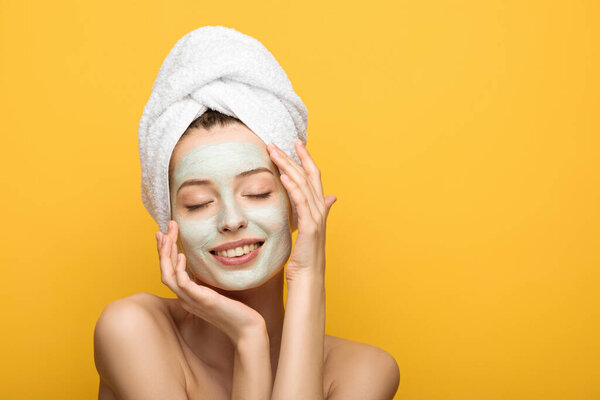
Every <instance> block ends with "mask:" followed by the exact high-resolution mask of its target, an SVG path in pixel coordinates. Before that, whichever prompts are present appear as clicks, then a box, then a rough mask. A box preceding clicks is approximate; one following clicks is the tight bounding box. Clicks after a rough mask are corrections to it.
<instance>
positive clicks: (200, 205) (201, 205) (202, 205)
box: [186, 201, 212, 211]
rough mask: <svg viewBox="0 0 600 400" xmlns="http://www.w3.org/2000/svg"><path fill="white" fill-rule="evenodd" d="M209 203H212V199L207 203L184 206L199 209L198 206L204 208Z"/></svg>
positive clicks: (191, 209)
mask: <svg viewBox="0 0 600 400" xmlns="http://www.w3.org/2000/svg"><path fill="white" fill-rule="evenodd" d="M210 203H212V201H209V202H208V203H204V204H198V205H195V206H186V208H187V209H188V210H189V211H194V210H197V209H199V208H204V207H206V206H207V205H209V204H210Z"/></svg>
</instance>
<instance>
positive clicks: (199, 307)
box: [156, 220, 266, 345]
mask: <svg viewBox="0 0 600 400" xmlns="http://www.w3.org/2000/svg"><path fill="white" fill-rule="evenodd" d="M178 231H179V228H178V226H177V222H175V221H172V220H171V221H169V226H168V230H167V234H166V235H164V234H163V233H162V232H157V233H156V241H157V248H158V254H159V258H160V270H161V280H162V282H163V283H164V284H165V285H167V287H168V288H169V289H171V291H172V292H173V293H175V294H176V295H177V297H178V298H179V303H180V304H181V307H182V308H183V309H184V310H186V311H188V312H190V313H192V314H194V315H196V316H198V317H200V318H202V319H204V320H205V321H207V322H209V323H211V324H212V325H214V326H215V327H217V328H218V329H220V330H221V331H222V332H223V333H225V334H226V335H227V336H229V338H230V339H231V341H232V342H233V343H234V344H235V345H237V344H239V342H240V340H241V339H242V338H245V337H246V336H247V335H253V334H257V333H258V332H260V333H266V325H265V320H264V319H263V317H262V315H260V314H259V313H258V312H257V311H256V310H254V309H253V308H251V307H248V306H247V305H245V304H244V303H242V302H240V301H237V300H233V299H230V298H229V297H226V296H223V295H222V294H220V293H218V292H216V291H214V290H213V289H211V288H209V287H206V286H201V285H198V284H197V283H196V282H194V281H192V280H191V279H190V277H189V275H188V274H187V272H186V271H185V266H186V261H185V255H184V254H183V253H179V252H178V249H177V233H178Z"/></svg>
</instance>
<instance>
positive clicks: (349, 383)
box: [327, 343, 400, 400]
mask: <svg viewBox="0 0 600 400" xmlns="http://www.w3.org/2000/svg"><path fill="white" fill-rule="evenodd" d="M336 350H338V351H337V354H336V356H335V358H334V360H333V365H331V368H333V369H334V370H335V372H334V374H335V378H334V380H333V382H332V385H331V390H330V392H329V396H328V397H327V399H328V400H341V399H344V400H353V399H356V400H359V399H362V400H364V399H368V400H391V399H393V398H394V395H395V394H396V391H397V390H398V386H399V384H400V370H399V368H398V364H397V363H396V360H395V359H394V357H392V355H391V354H389V353H388V352H387V351H385V350H383V349H380V348H378V347H375V346H370V345H368V344H364V343H352V344H346V345H344V346H343V348H342V349H339V348H338V349H336Z"/></svg>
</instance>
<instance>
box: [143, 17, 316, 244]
mask: <svg viewBox="0 0 600 400" xmlns="http://www.w3.org/2000/svg"><path fill="white" fill-rule="evenodd" d="M209 108H210V109H213V110H216V111H219V112H220V113H223V114H226V115H229V116H232V117H236V118H238V119H240V120H241V121H242V122H243V123H244V124H246V126H247V127H248V128H249V129H250V130H252V131H253V132H254V133H255V134H256V135H257V136H258V137H259V138H261V139H262V140H263V141H264V142H265V143H266V144H268V143H269V142H274V143H275V144H276V145H277V146H279V147H280V148H281V149H282V150H283V151H284V152H285V153H286V154H288V155H289V156H290V157H291V158H292V159H293V160H295V161H296V162H297V163H298V164H300V159H299V158H298V155H297V154H296V150H295V148H294V141H295V140H297V139H300V140H302V142H303V143H304V144H306V126H307V123H308V111H307V109H306V106H305V105H304V103H303V102H302V100H301V99H300V97H299V96H298V95H297V94H296V93H295V92H294V89H293V87H292V84H291V82H290V80H289V79H288V77H287V75H286V73H285V72H284V71H283V69H282V68H281V66H280V65H279V63H278V62H277V61H276V60H275V58H274V57H273V55H272V54H271V53H270V52H269V50H267V48H266V47H265V46H264V45H262V43H260V42H259V41H258V40H256V39H254V38H252V37H250V36H248V35H245V34H243V33H240V32H238V31H236V30H235V29H233V28H227V27H223V26H203V27H201V28H198V29H195V30H193V31H191V32H189V33H187V34H186V35H185V36H183V37H182V38H181V39H179V40H178V41H177V43H175V46H174V47H173V48H172V49H171V51H170V52H169V54H168V55H167V57H166V58H165V60H164V61H163V63H162V66H161V67H160V70H159V72H158V76H157V77H156V80H155V82H154V85H153V86H152V93H151V94H150V98H149V100H148V102H147V103H146V106H145V107H144V111H143V113H142V117H141V120H140V124H139V131H138V142H139V152H140V160H141V167H142V180H141V186H142V187H141V193H142V202H143V203H144V206H145V207H146V209H147V210H148V212H149V213H150V215H151V216H152V218H154V220H155V221H156V222H157V223H158V225H159V228H160V230H161V231H162V232H165V233H166V232H167V224H168V222H169V220H170V219H171V202H170V193H169V177H168V169H169V160H170V158H171V153H172V152H173V149H174V147H175V145H176V144H177V141H178V140H179V138H180V137H181V135H182V134H183V132H184V131H185V130H186V129H187V127H188V126H189V125H190V124H191V123H192V121H194V120H195V119H196V118H197V117H199V116H200V115H202V114H203V113H204V112H205V111H206V110H207V109H209ZM279 172H280V173H281V172H282V171H281V170H280V171H279ZM290 203H291V205H292V214H293V216H292V219H293V222H292V230H295V229H297V212H296V207H295V205H294V202H293V201H292V200H291V198H290Z"/></svg>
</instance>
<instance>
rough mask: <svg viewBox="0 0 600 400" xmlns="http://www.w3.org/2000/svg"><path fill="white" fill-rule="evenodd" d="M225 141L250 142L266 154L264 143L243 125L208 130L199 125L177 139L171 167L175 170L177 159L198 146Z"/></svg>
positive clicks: (230, 125) (234, 124) (217, 126)
mask: <svg viewBox="0 0 600 400" xmlns="http://www.w3.org/2000/svg"><path fill="white" fill-rule="evenodd" d="M226 142H229V143H231V142H242V143H252V144H255V145H256V146H258V147H259V149H261V150H262V151H263V153H264V154H265V155H267V156H268V151H267V148H266V144H265V143H264V142H263V141H262V139H260V138H259V137H258V136H256V134H254V132H252V131H251V130H250V129H248V128H247V127H246V126H245V125H242V124H238V123H233V124H229V125H227V126H220V125H215V126H213V127H212V128H211V129H210V130H206V129H204V128H202V127H200V128H195V129H192V130H191V131H190V133H189V134H187V135H185V136H183V137H182V138H181V139H180V140H179V142H178V143H177V145H176V146H175V149H174V150H173V153H172V154H171V160H170V164H171V169H172V170H175V169H176V168H177V165H178V164H179V161H180V160H181V159H182V158H183V157H184V156H185V155H186V154H188V153H190V151H192V150H193V149H196V148H198V147H199V146H202V145H208V144H217V143H226Z"/></svg>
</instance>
